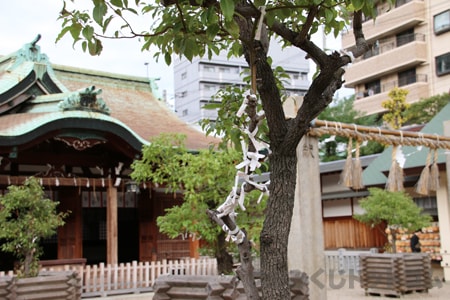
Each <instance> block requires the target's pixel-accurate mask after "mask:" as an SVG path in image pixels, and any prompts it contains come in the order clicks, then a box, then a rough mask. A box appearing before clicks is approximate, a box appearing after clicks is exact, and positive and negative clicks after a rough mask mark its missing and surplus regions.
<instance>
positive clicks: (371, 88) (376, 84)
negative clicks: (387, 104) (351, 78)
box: [364, 80, 381, 97]
mask: <svg viewBox="0 0 450 300" xmlns="http://www.w3.org/2000/svg"><path fill="white" fill-rule="evenodd" d="M365 88H366V90H365V91H364V97H367V96H372V95H374V94H379V93H381V84H380V80H375V81H372V82H368V83H366V85H365Z"/></svg>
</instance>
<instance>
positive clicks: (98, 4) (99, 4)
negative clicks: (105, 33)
mask: <svg viewBox="0 0 450 300" xmlns="http://www.w3.org/2000/svg"><path fill="white" fill-rule="evenodd" d="M94 4H95V6H94V10H93V12H92V17H93V18H94V21H95V22H96V23H97V24H98V25H100V26H102V25H103V17H104V16H105V15H106V12H107V11H108V6H106V4H105V2H104V1H103V0H95V1H94Z"/></svg>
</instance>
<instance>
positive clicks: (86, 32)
mask: <svg viewBox="0 0 450 300" xmlns="http://www.w3.org/2000/svg"><path fill="white" fill-rule="evenodd" d="M82 33H83V36H84V38H85V39H86V40H90V39H92V37H93V36H94V28H93V27H92V26H89V25H87V26H86V27H84V28H83V32H82Z"/></svg>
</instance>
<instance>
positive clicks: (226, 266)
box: [216, 231, 233, 275]
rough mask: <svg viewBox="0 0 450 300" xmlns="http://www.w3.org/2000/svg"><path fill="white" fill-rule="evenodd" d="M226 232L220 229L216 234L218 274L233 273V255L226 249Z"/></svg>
mask: <svg viewBox="0 0 450 300" xmlns="http://www.w3.org/2000/svg"><path fill="white" fill-rule="evenodd" d="M225 238H226V234H225V232H223V231H221V232H220V233H219V235H218V236H217V246H216V260H217V271H218V272H219V274H225V275H226V274H232V273H233V257H232V256H231V254H230V253H228V251H227V245H226V241H225Z"/></svg>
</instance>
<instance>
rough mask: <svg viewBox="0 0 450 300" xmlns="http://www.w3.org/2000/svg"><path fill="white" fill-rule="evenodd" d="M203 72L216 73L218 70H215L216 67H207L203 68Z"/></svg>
mask: <svg viewBox="0 0 450 300" xmlns="http://www.w3.org/2000/svg"><path fill="white" fill-rule="evenodd" d="M203 70H204V71H205V72H214V71H215V70H216V69H215V68H214V66H208V65H205V66H203Z"/></svg>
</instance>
